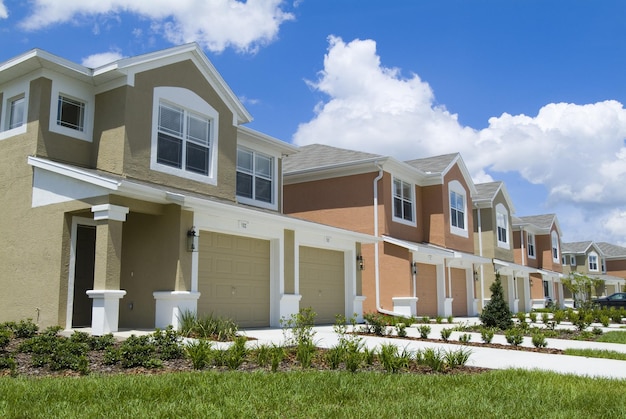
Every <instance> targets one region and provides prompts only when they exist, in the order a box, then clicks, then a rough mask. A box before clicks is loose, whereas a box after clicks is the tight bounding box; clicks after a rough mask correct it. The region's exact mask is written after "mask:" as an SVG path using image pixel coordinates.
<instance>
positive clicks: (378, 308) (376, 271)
mask: <svg viewBox="0 0 626 419" xmlns="http://www.w3.org/2000/svg"><path fill="white" fill-rule="evenodd" d="M374 164H375V165H376V167H378V176H376V177H375V178H374V237H376V238H378V237H380V236H379V235H378V182H379V181H380V180H381V179H382V178H383V167H382V166H381V165H380V164H379V163H378V161H376V162H374ZM378 253H379V252H378V242H376V243H375V244H374V276H375V278H376V279H375V283H376V311H378V312H380V313H383V314H389V315H391V316H400V315H401V314H399V313H395V312H393V311H389V310H384V309H383V308H382V307H381V306H380V263H379V260H378V259H379V256H378Z"/></svg>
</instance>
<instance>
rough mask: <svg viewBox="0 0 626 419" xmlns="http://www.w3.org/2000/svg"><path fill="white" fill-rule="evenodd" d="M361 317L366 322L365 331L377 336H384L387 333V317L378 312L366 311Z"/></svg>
mask: <svg viewBox="0 0 626 419" xmlns="http://www.w3.org/2000/svg"><path fill="white" fill-rule="evenodd" d="M363 319H364V320H365V321H366V322H367V325H368V326H367V328H368V330H367V332H368V333H373V334H375V335H377V336H385V335H386V334H387V326H388V325H389V323H388V321H387V318H386V317H385V316H383V315H382V314H379V313H367V314H364V315H363Z"/></svg>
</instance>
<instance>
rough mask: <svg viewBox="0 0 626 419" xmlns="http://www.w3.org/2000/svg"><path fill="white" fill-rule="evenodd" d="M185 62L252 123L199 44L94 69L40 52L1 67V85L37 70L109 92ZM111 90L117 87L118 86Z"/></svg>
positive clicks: (243, 119)
mask: <svg viewBox="0 0 626 419" xmlns="http://www.w3.org/2000/svg"><path fill="white" fill-rule="evenodd" d="M185 60H191V61H192V62H193V63H194V64H195V65H196V66H197V67H198V69H199V70H200V72H201V73H202V74H203V75H204V76H205V78H206V79H207V81H208V82H209V83H210V84H211V86H212V87H213V88H214V89H215V90H216V92H217V93H218V95H219V96H220V98H221V99H222V100H223V101H224V103H226V104H227V105H228V107H229V108H230V109H231V111H232V112H233V114H234V115H235V118H236V120H237V123H240V124H243V123H246V122H250V121H252V116H251V115H250V114H249V113H248V111H247V110H246V109H245V107H244V106H243V104H242V103H241V101H240V100H239V99H238V98H237V96H236V95H235V94H234V93H233V92H232V90H231V89H230V87H229V86H228V85H227V84H226V82H225V81H224V79H223V78H222V76H221V75H220V74H219V73H218V72H217V70H216V69H215V67H214V66H213V64H211V62H210V61H209V59H208V58H207V56H206V55H205V54H204V52H202V49H201V48H200V46H199V45H198V44H196V43H190V44H185V45H180V46H176V47H173V48H168V49H164V50H160V51H156V52H151V53H148V54H143V55H138V56H135V57H130V58H122V59H120V60H117V61H113V62H111V63H109V64H105V65H102V66H100V67H98V68H95V69H92V68H88V67H85V66H82V65H80V64H76V63H74V62H72V61H69V60H66V59H65V58H61V57H59V56H56V55H53V54H50V53H49V52H46V51H43V50H41V49H33V50H30V51H28V52H25V53H24V54H21V55H18V56H17V57H14V58H11V59H9V60H7V61H5V62H3V63H0V84H3V83H6V82H8V81H10V80H13V79H15V78H18V77H20V76H22V75H25V74H28V73H30V72H32V71H35V70H39V69H48V70H52V71H55V72H57V73H61V74H64V75H65V76H68V77H71V78H74V79H78V80H80V81H82V82H83V83H87V84H90V85H92V86H94V87H99V88H100V89H104V90H106V88H107V86H109V84H108V83H112V82H114V81H116V80H120V79H121V80H124V83H126V84H130V85H133V84H134V77H135V74H137V73H140V72H143V71H146V70H150V69H153V68H158V67H162V66H165V65H169V64H173V63H176V62H181V61H185ZM112 86H113V87H116V86H117V84H113V85H112ZM101 91H103V90H101Z"/></svg>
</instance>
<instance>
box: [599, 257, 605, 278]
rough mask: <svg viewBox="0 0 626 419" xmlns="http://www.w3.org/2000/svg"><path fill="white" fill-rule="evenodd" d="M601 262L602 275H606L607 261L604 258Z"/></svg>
mask: <svg viewBox="0 0 626 419" xmlns="http://www.w3.org/2000/svg"><path fill="white" fill-rule="evenodd" d="M600 262H601V263H602V273H603V274H605V273H606V260H605V259H604V258H602V259H600Z"/></svg>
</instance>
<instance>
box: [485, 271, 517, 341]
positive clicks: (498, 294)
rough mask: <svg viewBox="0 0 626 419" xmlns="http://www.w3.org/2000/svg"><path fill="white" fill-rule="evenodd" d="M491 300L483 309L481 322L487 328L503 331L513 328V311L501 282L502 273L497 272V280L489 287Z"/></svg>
mask: <svg viewBox="0 0 626 419" xmlns="http://www.w3.org/2000/svg"><path fill="white" fill-rule="evenodd" d="M489 290H490V291H491V300H490V301H489V302H488V303H487V305H486V306H485V307H484V308H483V312H482V313H481V314H480V321H481V322H482V323H483V325H484V326H485V327H497V328H499V329H502V330H506V329H509V328H511V327H513V319H511V316H512V314H511V310H510V309H509V304H508V303H507V302H506V301H505V299H504V290H503V289H502V282H501V280H500V273H498V272H496V280H495V281H494V282H493V284H491V286H490V287H489Z"/></svg>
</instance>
